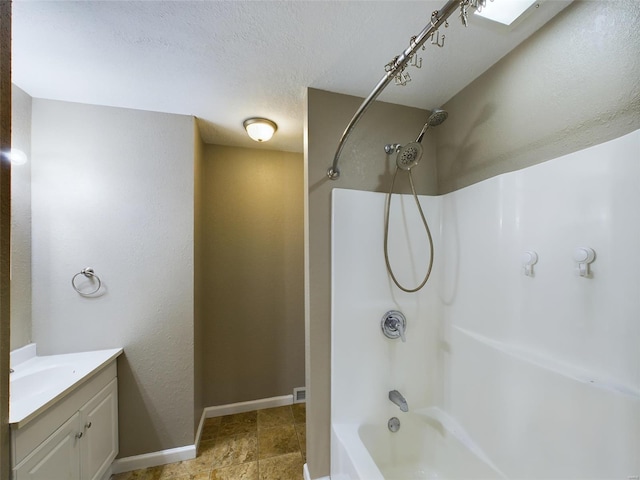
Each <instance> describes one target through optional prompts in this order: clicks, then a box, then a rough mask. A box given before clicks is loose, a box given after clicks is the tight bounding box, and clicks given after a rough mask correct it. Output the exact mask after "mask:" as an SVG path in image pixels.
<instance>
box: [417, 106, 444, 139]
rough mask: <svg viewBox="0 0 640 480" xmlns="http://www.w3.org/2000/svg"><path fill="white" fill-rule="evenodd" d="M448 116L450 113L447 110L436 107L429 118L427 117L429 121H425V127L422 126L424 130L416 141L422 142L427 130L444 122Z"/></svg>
mask: <svg viewBox="0 0 640 480" xmlns="http://www.w3.org/2000/svg"><path fill="white" fill-rule="evenodd" d="M448 116H449V114H448V113H447V112H446V111H445V110H442V109H440V108H434V109H433V110H432V111H431V115H429V118H428V119H427V123H425V124H424V127H422V131H421V132H420V135H418V138H417V139H416V143H421V142H422V137H424V134H425V133H426V132H427V130H429V127H437V126H438V125H440V124H441V123H443V122H444V121H445V120H446V119H447V117H448Z"/></svg>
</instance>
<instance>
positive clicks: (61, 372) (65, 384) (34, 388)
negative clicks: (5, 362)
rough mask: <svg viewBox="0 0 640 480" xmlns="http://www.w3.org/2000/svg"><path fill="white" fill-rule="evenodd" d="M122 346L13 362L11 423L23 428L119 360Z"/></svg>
mask: <svg viewBox="0 0 640 480" xmlns="http://www.w3.org/2000/svg"><path fill="white" fill-rule="evenodd" d="M122 352H123V349H122V348H113V349H109V350H96V351H92V352H81V353H66V354H61V355H45V356H35V347H34V348H33V356H28V355H27V358H25V357H24V356H22V358H20V362H19V363H15V364H14V362H12V365H11V368H12V369H13V370H14V372H13V373H11V375H10V390H9V423H10V424H11V426H12V427H14V428H20V427H22V426H23V425H25V424H26V423H27V422H29V421H30V420H32V419H33V418H35V417H36V416H37V415H39V414H40V413H42V412H43V411H44V410H46V409H47V408H49V407H50V406H51V405H53V404H54V403H55V402H57V401H58V400H60V399H61V398H62V397H64V396H66V395H68V394H69V393H70V392H72V391H73V390H75V389H76V388H78V387H79V386H80V385H82V384H83V383H84V382H85V381H87V380H88V379H89V378H91V377H92V376H93V375H94V374H96V373H97V372H99V371H100V370H101V369H102V368H103V367H105V366H106V365H108V364H109V363H110V362H111V361H113V360H115V359H116V358H117V357H118V356H119V355H120V354H121V353H122Z"/></svg>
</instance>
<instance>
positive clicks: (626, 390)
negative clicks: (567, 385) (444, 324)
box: [453, 325, 640, 400]
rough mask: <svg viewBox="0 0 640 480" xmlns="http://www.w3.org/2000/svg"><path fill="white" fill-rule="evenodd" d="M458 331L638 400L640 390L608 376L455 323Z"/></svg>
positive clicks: (558, 371)
mask: <svg viewBox="0 0 640 480" xmlns="http://www.w3.org/2000/svg"><path fill="white" fill-rule="evenodd" d="M453 328H454V329H455V330H457V331H458V332H460V333H462V334H464V335H466V336H468V337H469V338H472V339H474V340H476V341H478V342H480V343H482V344H483V345H486V346H488V347H491V348H493V349H495V350H498V351H499V352H502V353H503V354H505V355H508V356H510V357H513V358H516V359H518V360H521V361H523V362H525V363H527V364H529V365H533V366H535V367H540V368H543V369H545V370H548V371H550V372H553V373H557V374H558V375H562V376H563V377H566V378H570V379H572V380H575V381H577V382H580V383H584V384H586V385H590V386H592V387H595V388H600V389H603V390H606V391H609V392H614V393H619V394H621V395H625V396H628V397H631V398H633V399H635V400H640V390H639V389H637V388H634V387H632V386H630V385H626V384H624V383H622V382H618V381H616V380H614V379H610V378H602V377H598V376H595V375H591V374H590V373H589V372H588V371H587V370H584V369H582V368H580V367H576V366H574V365H570V364H568V363H565V362H560V361H558V360H556V359H554V358H551V357H549V356H547V355H544V354H542V353H540V352H535V351H533V350H530V349H528V348H525V347H523V346H520V345H514V344H509V343H505V342H502V341H500V340H494V339H491V338H489V337H485V336H484V335H480V334H479V333H476V332H472V331H471V330H467V329H465V328H462V327H458V326H456V325H454V326H453Z"/></svg>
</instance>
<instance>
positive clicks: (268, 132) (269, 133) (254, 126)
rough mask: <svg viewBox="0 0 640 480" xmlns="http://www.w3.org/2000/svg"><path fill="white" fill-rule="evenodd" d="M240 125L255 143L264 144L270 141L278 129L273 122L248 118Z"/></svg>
mask: <svg viewBox="0 0 640 480" xmlns="http://www.w3.org/2000/svg"><path fill="white" fill-rule="evenodd" d="M242 124H243V125H244V128H245V130H246V131H247V134H248V135H249V136H250V137H251V138H252V139H253V140H255V141H256V142H266V141H268V140H270V139H271V137H273V134H274V133H275V131H276V130H277V129H278V126H277V125H276V124H275V122H272V121H271V120H268V119H266V118H257V117H254V118H248V119H247V120H245V121H244V122H243V123H242Z"/></svg>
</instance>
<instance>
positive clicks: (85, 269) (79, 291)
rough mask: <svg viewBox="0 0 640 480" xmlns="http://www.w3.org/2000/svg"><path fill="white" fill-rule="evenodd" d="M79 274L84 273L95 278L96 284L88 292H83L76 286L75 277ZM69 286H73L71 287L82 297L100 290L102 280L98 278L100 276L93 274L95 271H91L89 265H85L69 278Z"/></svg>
mask: <svg viewBox="0 0 640 480" xmlns="http://www.w3.org/2000/svg"><path fill="white" fill-rule="evenodd" d="M79 275H84V276H85V277H87V278H89V279H91V278H95V279H96V280H97V281H98V286H97V287H96V288H95V290H92V291H90V292H83V291H82V290H80V289H79V288H78V286H77V285H76V278H77V277H78V276H79ZM71 286H72V287H73V289H74V290H75V291H76V292H78V293H79V294H80V295H82V296H83V297H89V296H91V295H94V294H95V293H98V290H100V287H102V281H101V280H100V277H99V276H98V275H96V274H95V272H94V271H93V268H91V267H87V268H83V269H82V270H80V272H78V273H76V274H75V275H74V276H73V278H72V279H71Z"/></svg>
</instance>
